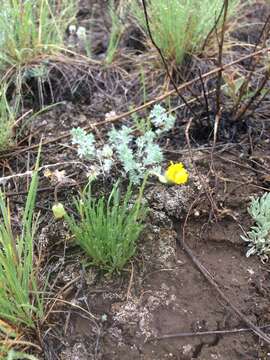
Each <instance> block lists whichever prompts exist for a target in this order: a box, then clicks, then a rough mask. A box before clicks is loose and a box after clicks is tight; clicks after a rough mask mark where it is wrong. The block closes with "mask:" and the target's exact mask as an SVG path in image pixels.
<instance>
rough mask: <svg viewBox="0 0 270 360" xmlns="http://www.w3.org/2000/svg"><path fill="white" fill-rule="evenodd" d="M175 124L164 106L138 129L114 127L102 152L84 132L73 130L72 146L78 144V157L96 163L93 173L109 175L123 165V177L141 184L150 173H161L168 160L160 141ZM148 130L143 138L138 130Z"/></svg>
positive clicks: (156, 108) (139, 125) (91, 171)
mask: <svg viewBox="0 0 270 360" xmlns="http://www.w3.org/2000/svg"><path fill="white" fill-rule="evenodd" d="M174 124H175V117H174V116H173V115H168V114H167V112H166V110H165V109H164V108H163V107H162V106H161V105H155V106H154V108H153V109H152V110H151V112H150V115H149V119H147V120H145V121H141V122H139V121H138V120H137V121H136V126H135V127H132V126H130V127H128V126H122V127H121V128H120V129H116V128H114V127H113V128H112V130H111V131H109V133H108V141H107V143H105V145H104V146H103V148H102V149H99V148H97V147H96V142H95V137H94V135H93V134H92V133H89V134H87V133H86V132H85V131H84V130H83V129H81V128H77V129H73V130H72V131H71V134H72V143H73V144H75V145H78V155H79V156H80V157H83V158H85V159H87V160H92V163H93V161H94V162H95V165H92V168H91V169H90V173H92V174H95V176H93V177H96V176H98V175H99V174H103V175H104V174H105V175H106V174H109V173H110V171H111V169H112V166H113V165H114V164H119V162H120V164H121V170H122V175H123V176H124V177H127V176H128V177H129V180H130V182H132V183H133V184H139V183H141V181H142V180H143V179H144V177H145V175H146V174H147V173H149V172H152V173H153V172H154V173H161V163H162V161H163V159H164V157H163V152H162V149H161V147H160V146H159V144H158V143H157V140H158V138H159V137H160V136H161V135H162V134H164V133H166V132H167V131H169V130H171V129H172V128H173V126H174ZM138 127H139V130H140V131H142V130H145V132H144V133H142V135H140V136H135V134H134V131H137V130H138Z"/></svg>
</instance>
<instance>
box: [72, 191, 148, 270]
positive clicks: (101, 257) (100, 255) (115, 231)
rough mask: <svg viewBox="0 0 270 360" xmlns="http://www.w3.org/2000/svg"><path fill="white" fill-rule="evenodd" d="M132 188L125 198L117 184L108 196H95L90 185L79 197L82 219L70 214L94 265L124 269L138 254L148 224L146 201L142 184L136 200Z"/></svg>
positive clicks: (74, 233) (77, 201)
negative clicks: (139, 241)
mask: <svg viewBox="0 0 270 360" xmlns="http://www.w3.org/2000/svg"><path fill="white" fill-rule="evenodd" d="M131 200H132V190H131V186H129V187H128V189H127V191H126V193H125V195H124V197H123V199H121V194H120V189H119V185H118V184H116V185H115V186H114V187H113V189H112V192H111V194H110V196H109V198H108V200H106V199H105V197H101V198H99V199H95V198H94V197H93V196H92V194H91V188H90V187H89V188H88V189H87V190H86V192H84V193H83V194H81V196H80V197H79V198H78V199H77V200H76V209H77V211H78V213H79V215H80V220H79V221H76V220H75V219H74V217H73V216H69V215H66V220H67V222H68V225H69V227H70V230H71V232H72V234H73V235H74V237H75V241H76V243H77V244H78V245H80V246H81V247H82V249H83V250H84V251H85V252H86V253H87V255H89V257H90V258H91V263H92V264H93V265H96V266H99V267H100V268H102V269H103V270H105V271H108V272H114V271H120V270H122V269H123V267H124V266H125V264H126V263H127V261H128V260H129V259H130V258H131V257H132V256H133V255H134V254H135V251H136V243H137V240H138V238H139V235H140V233H141V231H142V229H143V227H144V225H143V220H144V218H145V216H146V212H147V210H146V207H145V206H144V205H142V203H141V200H142V188H141V191H140V195H139V197H138V199H137V200H136V201H135V203H133V204H132V203H131Z"/></svg>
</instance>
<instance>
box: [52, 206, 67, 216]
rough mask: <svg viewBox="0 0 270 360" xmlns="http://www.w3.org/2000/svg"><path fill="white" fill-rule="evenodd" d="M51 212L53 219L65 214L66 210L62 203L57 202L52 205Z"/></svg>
mask: <svg viewBox="0 0 270 360" xmlns="http://www.w3.org/2000/svg"><path fill="white" fill-rule="evenodd" d="M52 212H53V215H54V217H55V219H62V218H63V217H64V216H65V213H66V210H65V208H64V206H63V204H61V203H57V204H54V205H53V207H52Z"/></svg>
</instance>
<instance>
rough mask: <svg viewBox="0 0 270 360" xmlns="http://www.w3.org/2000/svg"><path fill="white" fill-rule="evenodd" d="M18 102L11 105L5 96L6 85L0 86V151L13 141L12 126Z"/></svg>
mask: <svg viewBox="0 0 270 360" xmlns="http://www.w3.org/2000/svg"><path fill="white" fill-rule="evenodd" d="M17 105H18V104H15V106H14V107H11V106H10V105H9V103H8V101H7V97H6V86H2V87H1V88H0V151H3V150H6V149H8V148H9V147H10V146H11V145H12V142H13V139H12V138H13V126H14V124H15V121H16V115H17V110H18V106H17Z"/></svg>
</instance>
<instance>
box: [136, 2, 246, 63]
mask: <svg viewBox="0 0 270 360" xmlns="http://www.w3.org/2000/svg"><path fill="white" fill-rule="evenodd" d="M229 3H230V4H229V15H231V14H232V13H233V11H234V10H235V9H236V6H237V5H238V3H239V1H238V0H231V1H229ZM222 6H223V0H149V1H148V2H147V12H148V16H149V25H150V29H151V32H152V35H153V38H154V40H155V42H156V44H157V45H158V46H159V48H160V49H161V50H162V51H163V53H164V55H165V56H166V57H167V58H169V59H171V60H175V61H176V63H178V64H180V63H181V62H182V60H183V58H184V55H185V54H187V53H194V52H198V51H200V50H201V47H202V45H203V43H204V41H205V39H206V38H207V35H208V34H209V33H210V31H211V30H212V29H213V27H214V26H215V23H216V21H217V18H218V16H219V14H220V12H221V10H222ZM134 13H135V17H136V19H137V20H138V22H139V24H140V25H141V26H142V27H143V28H144V30H145V31H146V32H147V26H146V21H145V17H144V13H143V9H142V8H141V7H140V6H138V5H137V6H135V9H134ZM221 19H222V17H221ZM221 21H222V20H221ZM221 21H220V23H221Z"/></svg>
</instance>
